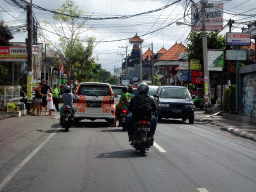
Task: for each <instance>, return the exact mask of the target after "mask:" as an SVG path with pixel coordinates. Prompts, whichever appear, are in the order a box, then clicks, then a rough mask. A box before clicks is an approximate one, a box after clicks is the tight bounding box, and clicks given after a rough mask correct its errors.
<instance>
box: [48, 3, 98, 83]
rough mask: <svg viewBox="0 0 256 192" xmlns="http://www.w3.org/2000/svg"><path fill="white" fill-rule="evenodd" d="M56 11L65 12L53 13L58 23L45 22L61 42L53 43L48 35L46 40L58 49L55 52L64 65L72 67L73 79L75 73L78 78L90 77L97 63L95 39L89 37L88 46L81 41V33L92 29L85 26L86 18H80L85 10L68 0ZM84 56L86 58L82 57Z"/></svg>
mask: <svg viewBox="0 0 256 192" xmlns="http://www.w3.org/2000/svg"><path fill="white" fill-rule="evenodd" d="M56 12H59V13H63V14H65V15H63V14H57V13H55V14H53V19H54V20H55V21H57V24H55V23H49V22H47V21H44V23H45V25H46V26H47V27H48V26H49V27H51V29H52V30H53V31H54V34H56V35H57V36H58V37H59V42H60V43H59V44H56V45H53V44H52V43H51V41H50V40H49V38H46V37H44V40H45V41H46V42H47V43H50V44H51V45H52V46H53V47H54V49H57V51H55V52H58V54H57V55H59V56H60V57H61V59H62V60H63V65H64V67H65V68H66V69H67V68H68V69H70V68H71V79H73V80H74V79H75V78H76V76H75V75H74V74H77V78H80V79H88V78H89V76H90V73H91V72H92V70H95V68H93V67H92V65H93V64H94V63H95V59H94V58H92V52H93V48H94V41H95V39H94V38H92V37H90V38H87V39H86V41H87V42H88V46H87V47H85V46H84V45H83V44H82V43H81V42H79V41H80V39H81V35H82V34H83V33H85V32H86V31H88V30H90V29H87V28H86V27H85V26H84V24H85V22H86V20H81V19H79V16H81V15H82V14H83V11H82V10H79V7H78V6H77V5H75V3H74V1H72V0H66V1H65V2H64V3H63V4H62V5H61V7H60V8H57V9H56ZM83 56H84V57H85V58H81V57H83ZM79 68H81V70H79ZM82 73H85V74H82ZM68 79H69V76H68Z"/></svg>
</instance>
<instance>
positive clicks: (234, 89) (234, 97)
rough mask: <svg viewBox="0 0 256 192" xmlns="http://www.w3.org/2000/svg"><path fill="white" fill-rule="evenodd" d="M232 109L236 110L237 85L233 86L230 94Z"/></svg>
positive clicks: (230, 108) (230, 107)
mask: <svg viewBox="0 0 256 192" xmlns="http://www.w3.org/2000/svg"><path fill="white" fill-rule="evenodd" d="M228 109H229V110H230V111H236V86H232V87H231V90H230V95H229V107H228Z"/></svg>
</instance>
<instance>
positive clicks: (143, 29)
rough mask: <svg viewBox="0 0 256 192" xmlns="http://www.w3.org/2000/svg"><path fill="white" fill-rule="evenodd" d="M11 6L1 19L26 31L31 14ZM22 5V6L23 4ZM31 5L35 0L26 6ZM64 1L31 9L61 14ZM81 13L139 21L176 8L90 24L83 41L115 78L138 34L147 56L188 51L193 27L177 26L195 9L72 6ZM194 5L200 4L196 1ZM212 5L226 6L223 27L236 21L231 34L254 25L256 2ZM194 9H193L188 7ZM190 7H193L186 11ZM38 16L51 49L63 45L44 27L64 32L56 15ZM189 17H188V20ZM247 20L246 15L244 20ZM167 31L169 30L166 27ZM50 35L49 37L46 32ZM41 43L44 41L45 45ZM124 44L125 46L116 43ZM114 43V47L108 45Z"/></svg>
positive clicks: (7, 0)
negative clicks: (179, 47)
mask: <svg viewBox="0 0 256 192" xmlns="http://www.w3.org/2000/svg"><path fill="white" fill-rule="evenodd" d="M11 1H12V0H2V1H1V2H2V3H1V4H0V19H1V20H4V22H5V24H6V25H8V26H9V27H12V26H17V25H22V24H25V23H26V12H25V11H24V10H23V9H21V8H19V7H17V6H13V4H12V3H11ZM18 1H20V0H18ZM27 1H28V2H30V0H27ZM64 1H65V0H54V1H53V0H44V1H42V0H33V1H32V3H33V4H35V5H38V6H40V7H43V8H45V9H48V10H56V9H57V8H59V7H60V6H61V5H62V3H63V2H64ZM73 1H74V2H75V4H76V5H78V6H79V9H80V10H83V12H84V15H83V16H85V17H91V18H107V17H121V16H127V15H134V14H139V13H143V12H148V11H151V10H156V9H159V8H161V7H164V6H166V5H168V4H172V3H173V5H171V6H169V7H167V8H165V9H163V10H160V11H156V12H153V13H149V14H144V15H140V16H135V17H132V18H128V19H111V20H88V21H87V22H86V23H85V25H86V26H87V27H88V28H91V27H93V28H92V29H90V30H86V32H85V33H83V34H82V35H81V39H85V38H86V37H95V38H96V41H97V43H96V45H95V48H94V55H93V56H94V57H95V58H97V59H98V60H97V63H100V64H101V65H102V68H103V69H105V70H107V71H110V72H111V73H112V74H114V68H120V67H121V64H122V59H124V57H125V53H126V52H125V48H120V47H126V46H127V47H128V54H130V53H131V50H132V45H131V44H130V43H129V39H130V38H132V37H133V36H134V35H135V34H136V33H137V35H138V36H140V37H141V38H142V39H143V40H144V42H143V44H142V47H143V53H144V52H145V51H146V50H147V49H148V48H149V47H150V45H151V43H153V51H154V53H156V52H157V51H159V50H160V49H161V48H162V47H164V48H165V49H167V50H168V49H170V48H171V47H172V46H173V45H174V44H175V43H176V42H178V43H182V44H183V45H185V46H186V44H187V43H188V41H187V37H188V34H189V32H190V27H189V26H186V25H181V26H178V25H176V22H177V21H179V22H186V23H188V24H190V23H191V16H190V14H191V12H190V10H191V3H190V1H189V0H181V1H177V0H154V1H148V0H73ZM194 2H195V3H198V2H200V1H199V0H194ZM208 2H209V3H220V2H223V4H224V5H223V11H224V13H223V26H225V25H226V24H227V22H228V20H229V19H233V20H235V23H234V24H233V28H232V32H241V28H242V27H245V28H246V27H247V24H248V22H249V21H255V20H256V18H255V15H253V17H252V14H255V13H256V0H212V1H210V0H209V1H208ZM188 3H189V4H188ZM187 5H188V6H187ZM33 12H34V15H35V17H36V19H37V20H38V21H39V24H40V26H41V27H42V28H44V30H40V34H41V35H42V36H43V37H44V38H45V37H47V38H49V39H50V41H51V42H52V44H54V45H56V44H57V43H58V37H57V36H56V35H54V34H52V33H49V32H48V31H51V28H48V27H46V26H44V25H43V23H42V22H43V21H48V22H49V23H51V24H55V25H57V26H59V24H58V23H56V21H54V20H53V19H52V13H50V12H47V11H42V10H38V9H36V8H33ZM184 14H185V17H184ZM243 14H245V15H243ZM165 26H167V27H165ZM46 30H48V31H46ZM228 30H229V29H228V27H225V28H224V29H223V30H221V32H220V34H222V35H224V34H226V32H228ZM26 37H27V32H26V31H24V32H19V33H14V39H12V40H11V41H13V42H24V41H25V38H26ZM43 37H41V39H44V38H43ZM120 39H125V40H122V41H116V40H120ZM106 41H111V42H106Z"/></svg>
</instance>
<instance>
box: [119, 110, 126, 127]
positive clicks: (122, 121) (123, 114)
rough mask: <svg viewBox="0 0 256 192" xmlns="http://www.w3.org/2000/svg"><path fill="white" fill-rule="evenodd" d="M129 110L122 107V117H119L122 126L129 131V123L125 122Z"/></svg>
mask: <svg viewBox="0 0 256 192" xmlns="http://www.w3.org/2000/svg"><path fill="white" fill-rule="evenodd" d="M127 112H128V110H127V109H126V108H124V109H122V111H121V115H120V118H119V125H120V126H121V127H123V131H127V125H126V122H125V119H126V116H127Z"/></svg>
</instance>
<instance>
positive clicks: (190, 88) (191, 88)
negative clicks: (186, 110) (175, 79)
mask: <svg viewBox="0 0 256 192" xmlns="http://www.w3.org/2000/svg"><path fill="white" fill-rule="evenodd" d="M195 87H196V86H195V85H194V84H191V83H189V85H188V89H189V90H193V89H195Z"/></svg>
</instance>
